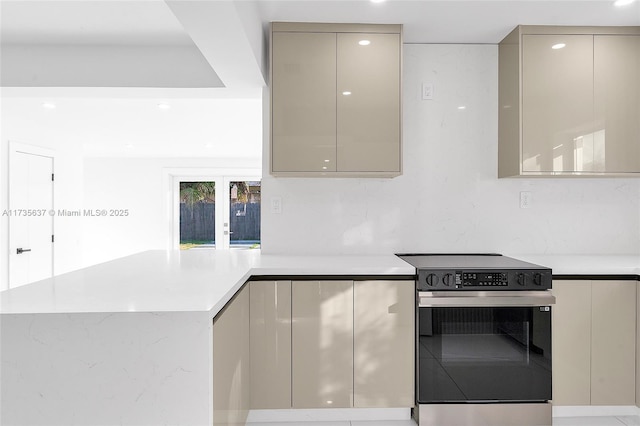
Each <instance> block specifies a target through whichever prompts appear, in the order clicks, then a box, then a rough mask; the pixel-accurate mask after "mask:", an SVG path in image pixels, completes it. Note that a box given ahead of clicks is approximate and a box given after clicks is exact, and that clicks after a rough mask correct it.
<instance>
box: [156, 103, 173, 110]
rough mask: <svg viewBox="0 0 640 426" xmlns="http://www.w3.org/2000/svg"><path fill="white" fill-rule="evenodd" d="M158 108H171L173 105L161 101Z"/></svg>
mask: <svg viewBox="0 0 640 426" xmlns="http://www.w3.org/2000/svg"><path fill="white" fill-rule="evenodd" d="M158 108H160V109H169V108H171V105H169V104H165V103H159V104H158Z"/></svg>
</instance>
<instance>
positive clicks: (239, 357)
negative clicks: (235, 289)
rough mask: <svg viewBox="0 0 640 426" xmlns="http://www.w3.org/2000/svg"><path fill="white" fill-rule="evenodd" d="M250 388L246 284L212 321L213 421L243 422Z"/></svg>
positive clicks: (222, 423) (231, 423)
mask: <svg viewBox="0 0 640 426" xmlns="http://www.w3.org/2000/svg"><path fill="white" fill-rule="evenodd" d="M250 389H251V383H250V360H249V286H245V287H244V288H243V289H242V290H240V292H239V293H238V294H237V295H236V296H235V297H234V298H233V300H232V301H231V302H229V304H227V306H226V307H225V308H224V309H223V310H222V311H221V312H220V313H219V314H218V315H217V316H216V318H214V320H213V424H214V425H215V426H217V425H241V424H244V423H245V421H246V419H247V415H248V413H249V405H250V394H249V392H250Z"/></svg>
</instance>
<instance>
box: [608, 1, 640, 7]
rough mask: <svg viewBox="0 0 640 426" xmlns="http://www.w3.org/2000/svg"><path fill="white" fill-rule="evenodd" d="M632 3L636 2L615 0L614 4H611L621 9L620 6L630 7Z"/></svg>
mask: <svg viewBox="0 0 640 426" xmlns="http://www.w3.org/2000/svg"><path fill="white" fill-rule="evenodd" d="M634 1H636V0H616V1H615V2H613V5H614V6H618V7H622V6H627V5H630V4H631V3H633V2H634Z"/></svg>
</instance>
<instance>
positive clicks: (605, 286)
mask: <svg viewBox="0 0 640 426" xmlns="http://www.w3.org/2000/svg"><path fill="white" fill-rule="evenodd" d="M592 312H593V317H592V320H591V324H592V333H591V351H592V355H591V404H592V405H635V402H636V384H635V377H636V374H635V368H636V343H635V339H636V282H635V281H593V283H592ZM555 371H557V370H556V368H555V365H554V373H555Z"/></svg>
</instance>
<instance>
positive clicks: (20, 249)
mask: <svg viewBox="0 0 640 426" xmlns="http://www.w3.org/2000/svg"><path fill="white" fill-rule="evenodd" d="M26 251H31V249H23V248H19V249H17V250H16V252H17V253H18V254H22V253H24V252H26Z"/></svg>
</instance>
